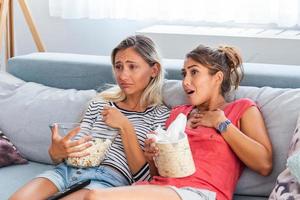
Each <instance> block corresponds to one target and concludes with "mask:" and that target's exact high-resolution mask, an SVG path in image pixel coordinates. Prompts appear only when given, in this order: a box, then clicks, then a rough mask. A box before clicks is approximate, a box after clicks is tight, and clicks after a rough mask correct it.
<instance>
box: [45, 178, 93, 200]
mask: <svg viewBox="0 0 300 200" xmlns="http://www.w3.org/2000/svg"><path fill="white" fill-rule="evenodd" d="M90 182H91V180H85V181H79V182H77V183H75V184H74V185H71V186H70V187H68V188H66V189H65V190H64V191H61V192H58V193H56V194H54V195H52V196H51V197H49V198H48V199H47V200H58V199H60V198H62V197H65V196H67V195H69V194H71V193H73V192H76V191H77V190H80V189H81V188H84V187H85V186H87V185H88V184H90Z"/></svg>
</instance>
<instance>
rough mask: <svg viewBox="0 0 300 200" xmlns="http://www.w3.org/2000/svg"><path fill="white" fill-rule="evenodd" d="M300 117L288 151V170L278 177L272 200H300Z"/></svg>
mask: <svg viewBox="0 0 300 200" xmlns="http://www.w3.org/2000/svg"><path fill="white" fill-rule="evenodd" d="M299 153H300V115H299V117H298V121H297V126H296V128H295V131H294V135H293V137H292V140H291V142H290V146H289V150H288V159H287V166H288V167H287V168H286V169H285V170H284V171H283V172H281V173H280V174H279V176H278V177H277V181H276V185H275V187H274V189H273V191H272V193H271V194H270V197H269V199H270V200H277V199H300V183H299V181H300V179H299V175H300V174H299V173H300V171H299V167H300V162H299V161H300V160H299V158H300V154H299Z"/></svg>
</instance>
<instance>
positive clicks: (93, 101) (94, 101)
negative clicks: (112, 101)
mask: <svg viewBox="0 0 300 200" xmlns="http://www.w3.org/2000/svg"><path fill="white" fill-rule="evenodd" d="M108 104H109V102H108V101H105V100H104V99H102V98H100V97H95V98H93V99H91V101H90V103H89V105H90V106H93V107H95V106H104V105H108Z"/></svg>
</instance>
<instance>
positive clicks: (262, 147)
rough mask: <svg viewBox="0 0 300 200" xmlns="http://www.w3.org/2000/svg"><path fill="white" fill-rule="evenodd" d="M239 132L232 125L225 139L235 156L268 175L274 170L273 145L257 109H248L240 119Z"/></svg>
mask: <svg viewBox="0 0 300 200" xmlns="http://www.w3.org/2000/svg"><path fill="white" fill-rule="evenodd" d="M240 128H241V130H239V129H238V128H237V127H235V126H234V125H233V124H230V125H229V126H228V128H227V130H226V131H225V132H223V133H222V136H223V138H224V139H225V140H226V142H227V143H228V144H229V145H230V147H231V148H232V150H233V151H234V152H235V154H236V155H237V156H238V157H239V158H240V159H241V160H242V161H243V162H244V163H245V164H246V165H247V166H248V167H249V168H250V169H252V170H254V171H256V172H258V173H260V174H261V175H264V176H266V175H268V174H270V172H271V170H272V145H271V142H270V139H269V137H268V134H267V129H266V127H265V124H264V120H263V117H262V115H261V113H260V111H259V110H258V108H257V107H255V106H251V107H250V108H248V109H247V110H246V111H245V112H244V114H243V116H242V117H241V119H240Z"/></svg>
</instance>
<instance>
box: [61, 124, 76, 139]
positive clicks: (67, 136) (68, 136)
mask: <svg viewBox="0 0 300 200" xmlns="http://www.w3.org/2000/svg"><path fill="white" fill-rule="evenodd" d="M79 131H80V127H79V126H78V127H76V128H74V129H72V130H71V131H70V132H69V133H68V134H67V135H66V136H65V137H64V138H63V141H65V142H66V141H68V140H71V139H72V138H73V137H74V136H75V135H77V133H78V132H79Z"/></svg>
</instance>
